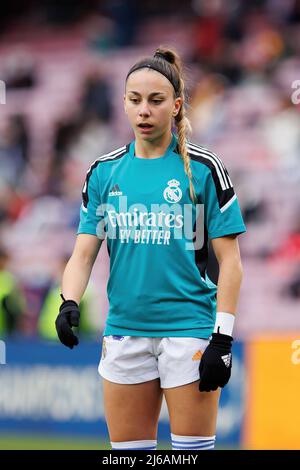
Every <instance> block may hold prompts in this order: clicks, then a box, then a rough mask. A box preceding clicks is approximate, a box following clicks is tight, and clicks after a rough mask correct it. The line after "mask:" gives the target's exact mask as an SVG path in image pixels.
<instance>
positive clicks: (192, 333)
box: [103, 326, 214, 339]
mask: <svg viewBox="0 0 300 470" xmlns="http://www.w3.org/2000/svg"><path fill="white" fill-rule="evenodd" d="M213 328H214V327H213V326H212V327H211V328H191V329H186V330H175V331H174V330H173V331H172V330H171V331H170V330H164V331H146V330H133V329H130V328H121V327H117V326H106V328H105V330H104V332H103V336H110V335H121V336H143V337H145V338H166V337H168V338H172V337H179V338H188V337H190V338H201V339H208V338H209V337H210V336H211V334H212V332H213Z"/></svg>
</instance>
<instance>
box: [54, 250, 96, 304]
mask: <svg viewBox="0 0 300 470" xmlns="http://www.w3.org/2000/svg"><path fill="white" fill-rule="evenodd" d="M92 268H93V262H92V260H90V259H88V258H85V257H83V256H78V255H74V254H73V255H72V256H71V258H70V259H69V261H68V263H67V265H66V268H65V271H64V274H63V278H62V287H61V291H62V294H63V296H64V298H65V299H72V300H75V302H77V303H78V304H79V302H80V300H81V297H82V296H83V294H84V292H85V289H86V287H87V285H88V282H89V278H90V275H91V271H92Z"/></svg>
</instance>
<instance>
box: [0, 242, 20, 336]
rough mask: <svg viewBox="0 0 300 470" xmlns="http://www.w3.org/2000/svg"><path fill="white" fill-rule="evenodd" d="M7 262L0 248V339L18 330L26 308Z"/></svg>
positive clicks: (6, 257) (7, 257) (4, 252)
mask: <svg viewBox="0 0 300 470" xmlns="http://www.w3.org/2000/svg"><path fill="white" fill-rule="evenodd" d="M9 261H10V257H9V255H8V253H7V252H6V251H5V250H4V249H3V248H0V337H4V336H6V335H11V334H13V333H14V332H16V331H17V330H18V329H19V324H20V319H21V315H22V314H24V312H25V308H26V304H25V299H24V296H23V293H22V291H21V289H20V287H19V285H18V282H17V280H16V279H15V277H14V275H13V274H12V273H11V272H10V270H9V267H8V266H9Z"/></svg>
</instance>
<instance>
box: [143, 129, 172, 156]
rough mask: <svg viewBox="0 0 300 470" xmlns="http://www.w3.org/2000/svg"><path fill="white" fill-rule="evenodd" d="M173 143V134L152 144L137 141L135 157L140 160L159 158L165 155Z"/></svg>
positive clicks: (162, 137)
mask: <svg viewBox="0 0 300 470" xmlns="http://www.w3.org/2000/svg"><path fill="white" fill-rule="evenodd" d="M171 141H172V134H171V133H167V134H164V135H163V136H161V137H160V138H159V139H157V140H152V141H151V142H149V141H147V140H140V139H136V141H135V155H136V156H137V157H140V158H158V157H161V156H163V155H164V154H165V152H166V150H167V148H168V147H169V145H170V143H171Z"/></svg>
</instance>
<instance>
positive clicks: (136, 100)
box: [130, 98, 138, 103]
mask: <svg viewBox="0 0 300 470" xmlns="http://www.w3.org/2000/svg"><path fill="white" fill-rule="evenodd" d="M130 101H131V102H132V103H138V99H137V98H130Z"/></svg>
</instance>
